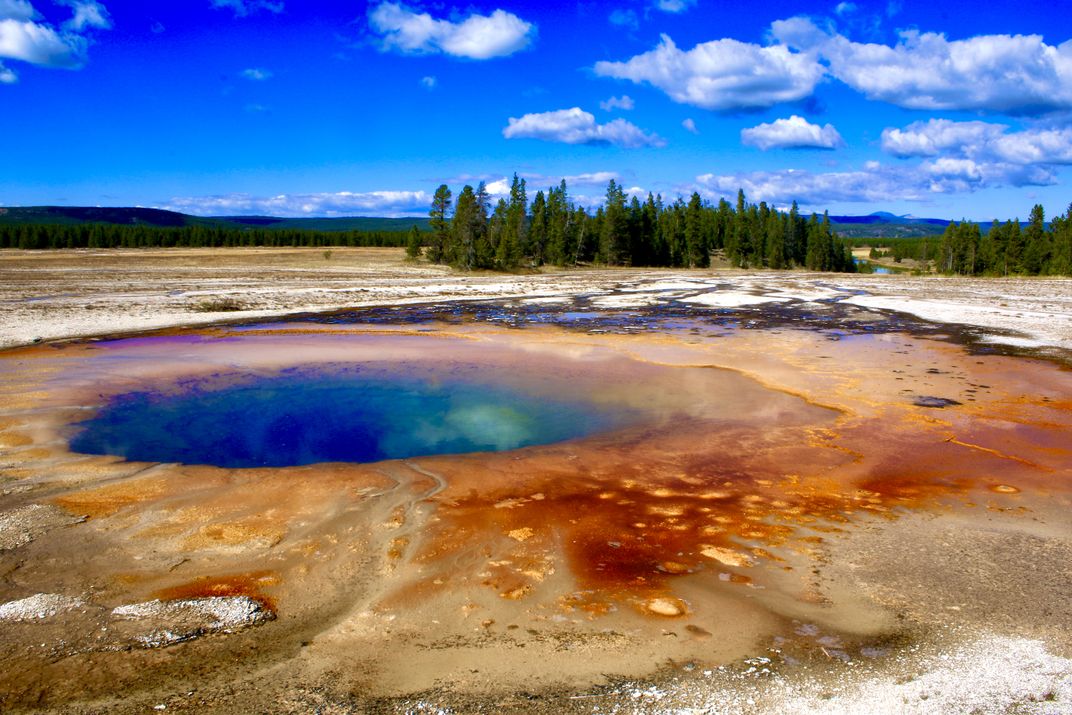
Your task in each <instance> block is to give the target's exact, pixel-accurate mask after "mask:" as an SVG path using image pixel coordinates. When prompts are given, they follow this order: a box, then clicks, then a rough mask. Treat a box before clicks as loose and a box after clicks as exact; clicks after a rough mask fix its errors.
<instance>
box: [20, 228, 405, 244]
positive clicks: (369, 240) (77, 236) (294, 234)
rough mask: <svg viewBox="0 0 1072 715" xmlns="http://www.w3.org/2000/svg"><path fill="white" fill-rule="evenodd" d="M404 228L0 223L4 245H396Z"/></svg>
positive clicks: (401, 242) (402, 242) (400, 242)
mask: <svg viewBox="0 0 1072 715" xmlns="http://www.w3.org/2000/svg"><path fill="white" fill-rule="evenodd" d="M406 235H407V234H406V233H405V232H404V231H313V230H308V229H264V228H230V227H215V226H180V227H168V226H144V225H138V226H129V225H124V224H113V223H84V224H73V225H65V224H0V248H23V249H43V248H176V247H189V248H223V247H230V246H273V247H282V246H306V247H334V246H393V247H401V246H404V245H405V243H406Z"/></svg>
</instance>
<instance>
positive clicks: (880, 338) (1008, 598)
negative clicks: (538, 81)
mask: <svg viewBox="0 0 1072 715" xmlns="http://www.w3.org/2000/svg"><path fill="white" fill-rule="evenodd" d="M857 293H858V292H856V291H850V290H846V289H844V288H841V287H833V286H826V285H823V284H821V283H816V284H814V285H813V286H812V294H811V295H801V294H799V293H794V294H788V293H787V294H779V293H778V292H777V291H765V292H759V291H741V290H740V286H738V285H735V284H733V283H732V282H731V283H725V284H723V283H721V282H719V281H717V280H712V281H707V282H701V281H691V280H690V281H670V282H668V281H665V280H662V281H652V282H648V283H644V282H638V283H637V284H635V285H633V286H629V287H626V288H625V289H620V290H618V291H616V292H614V293H606V292H603V293H600V294H598V295H594V294H593V295H585V294H581V295H577V296H573V297H567V298H564V297H562V296H550V297H540V298H535V299H512V300H496V301H483V302H479V301H477V302H466V303H457V302H444V303H441V304H431V305H420V306H403V307H398V306H396V307H372V308H367V309H360V310H348V311H341V312H335V313H330V314H308V315H300V316H294V317H291V318H289V319H287V320H282V321H276V322H249V321H246V322H237V323H233V324H229V325H225V326H218V327H209V328H203V329H199V330H188V331H166V332H161V333H158V334H149V335H145V336H141V337H133V338H124V339H116V340H90V341H85V342H69V343H53V344H45V345H40V346H34V347H28V348H21V349H17V350H11V351H8V352H6V353H3V354H0V379H2V383H0V389H2V391H3V394H4V404H5V407H4V408H3V410H2V414H0V443H2V445H3V454H2V456H0V479H2V480H3V482H2V489H3V496H2V497H0V576H2V581H0V604H3V605H0V637H2V638H3V641H4V643H5V644H6V645H8V646H9V647H8V648H7V649H6V650H5V653H4V655H2V656H0V665H2V667H0V683H2V686H0V693H2V695H0V707H2V708H4V709H5V710H7V709H39V708H45V709H50V708H51V709H57V710H74V711H78V710H82V711H86V712H97V711H100V712H103V711H121V712H122V711H129V712H135V711H143V710H145V709H151V708H153V707H157V706H160V705H165V706H166V708H167V709H168V710H176V709H177V710H182V709H191V710H197V709H204V708H206V707H212V708H213V709H216V710H218V711H234V712H248V711H251V710H253V711H283V712H285V711H293V712H307V711H309V710H311V709H315V708H320V709H321V710H322V711H339V712H365V711H386V712H395V711H399V712H436V711H449V710H454V711H460V712H470V711H472V712H475V711H487V712H491V711H501V710H515V711H522V712H551V711H555V712H562V711H565V712H582V711H583V712H612V711H622V712H634V711H639V712H661V711H666V710H671V709H675V708H676V709H688V708H702V709H704V710H706V711H711V712H719V711H726V712H741V711H749V710H751V711H756V712H769V711H772V710H782V711H785V712H795V711H800V712H811V711H817V710H819V709H826V708H825V707H824V705H823V704H824V703H825V704H827V705H830V710H831V711H835V710H836V709H837V708H836V707H834V706H835V705H837V706H838V707H841V709H842V711H856V710H853V707H856V706H857V705H858V706H859V707H860V708H862V709H860V710H859V711H866V710H869V709H870V710H871V711H880V712H881V711H888V712H894V711H905V712H916V711H919V712H929V711H937V712H945V711H949V712H954V711H958V710H957V707H958V706H957V705H956V704H955V701H952V700H950V699H949V694H950V693H952V694H957V693H958V692H959V695H956V697H959V698H961V700H960V701H959V702H960V703H961V704H963V703H964V702H969V701H970V697H976V698H981V700H980V702H982V706H980V707H981V708H982V709H980V710H979V711H980V712H988V711H991V710H988V708H991V707H992V711H994V712H1004V711H1005V710H1007V709H1009V708H1011V707H1021V706H1023V707H1035V706H1038V707H1035V709H1036V710H1038V711H1040V712H1061V709H1060V708H1062V707H1063V708H1066V709H1067V708H1069V707H1072V701H1070V700H1069V698H1072V667H1069V661H1068V660H1065V659H1067V658H1068V657H1069V656H1072V633H1070V630H1069V624H1070V623H1072V607H1070V606H1069V601H1068V599H1067V589H1068V587H1069V585H1070V584H1072V570H1070V568H1072V567H1070V566H1069V564H1070V563H1072V558H1070V557H1072V519H1069V517H1068V514H1069V511H1068V510H1069V507H1072V440H1070V439H1069V435H1070V434H1072V373H1070V372H1069V369H1068V362H1067V356H1066V355H1065V354H1064V353H1062V352H1061V351H1060V350H1047V351H1045V352H1039V351H1038V350H1037V349H1032V348H1028V347H1025V346H1022V345H1021V346H1019V347H1018V346H1015V345H1004V346H1003V345H1002V344H1000V343H995V342H993V341H992V338H993V336H994V334H995V330H994V329H993V328H987V329H985V330H984V329H980V328H972V327H970V326H956V325H949V324H943V325H938V324H931V323H926V322H923V321H920V320H918V319H915V318H911V317H909V316H906V315H903V314H898V313H892V312H888V311H881V310H876V309H869V308H866V307H862V306H859V305H854V304H852V303H849V302H847V301H849V300H851V299H852V298H853V297H854V296H855V295H857ZM1032 350H1034V351H1032ZM355 365H357V366H362V367H363V368H364V369H369V370H374V371H398V372H402V373H404V374H405V375H407V376H408V377H410V378H413V377H419V378H420V379H421V380H424V381H427V382H432V383H434V382H436V381H442V380H448V379H459V377H463V378H466V379H469V380H470V381H471V380H472V379H476V378H479V380H482V381H483V382H484V384H487V385H489V386H495V387H497V388H509V389H511V390H519V391H522V392H525V393H527V394H533V395H542V396H544V397H550V398H556V399H566V398H569V399H570V400H574V401H582V402H585V403H587V404H593V405H598V406H599V407H600V410H603V411H610V412H612V413H622V414H625V413H629V414H637V415H641V416H642V418H640V419H635V420H628V421H625V422H624V423H622V424H616V425H612V426H610V427H608V428H606V429H603V430H600V431H597V432H595V433H594V434H589V435H587V436H582V437H578V438H575V439H568V440H565V441H560V442H554V443H551V444H543V445H538V444H533V445H532V446H528V447H523V448H520V449H509V450H506V451H501V452H483V453H476V454H457V455H451V454H445V455H439V456H434V457H411V458H407V459H400V460H389V461H384V462H375V463H370V464H343V463H328V464H323V463H317V464H308V465H305V466H295V467H286V468H260V469H248V468H247V469H233V468H221V467H217V466H211V465H194V464H174V463H169V464H158V463H152V462H137V463H134V462H128V461H124V460H122V459H119V458H114V457H107V456H100V455H96V456H93V455H84V454H78V453H73V452H71V451H70V449H69V440H70V439H71V438H72V437H73V436H75V435H76V434H77V433H78V429H79V427H78V424H79V423H80V422H82V421H84V420H85V419H86V418H87V417H91V416H93V415H94V414H97V412H98V411H99V410H100V409H101V407H102V406H104V405H107V404H109V401H111V400H114V399H116V398H117V397H120V396H122V395H126V394H130V393H136V392H143V393H145V392H149V393H154V394H165V395H174V394H182V393H183V392H184V391H189V390H191V389H195V388H196V386H199V385H204V384H205V382H206V381H209V382H211V383H213V384H216V385H219V384H228V383H236V384H239V383H241V382H242V381H244V380H248V379H251V378H252V377H255V378H258V379H261V378H270V377H272V376H277V375H280V374H283V373H285V372H286V371H288V370H293V369H295V368H300V369H301V370H304V371H312V372H314V373H315V372H316V371H323V372H325V373H331V372H332V371H338V370H339V369H340V368H341V367H343V366H349V367H352V366H355ZM26 599H30V600H26ZM5 608H6V609H7V610H6V611H5ZM5 614H6V615H5ZM958 649H959V650H958ZM958 654H959V655H958ZM951 657H952V658H953V662H955V663H957V664H959V665H958V666H957V669H954V670H953V671H949V670H948V668H947V667H946V665H943V664H944V663H946V664H947V663H948V662H949V659H950V658H951ZM1010 658H1012V659H1013V660H1011V661H1010V660H1009V659H1010ZM943 668H946V669H945V670H943ZM998 670H1001V671H1003V672H1004V671H1008V672H1013V673H1018V676H1017V678H1015V679H1014V680H1015V682H1010V683H1005V682H1004V681H1001V680H1000V678H995V677H993V673H994V672H996V671H998ZM906 672H912V673H916V675H914V676H912V677H910V678H908V679H907V680H906V679H904V676H903V674H904V673H906ZM958 674H959V676H960V679H959V680H958V679H957V676H958ZM939 676H941V677H939ZM927 678H931V680H927ZM942 678H945V679H944V680H943V679H942ZM868 683H871V684H872V685H871V686H870V687H869V686H868ZM921 683H928V684H927V685H926V686H925V687H924V686H923V685H920V684H921ZM958 687H960V688H961V691H958V690H957V688H958ZM854 688H855V689H856V690H853V689H854ZM988 688H989V690H988ZM854 693H855V694H854ZM942 693H944V695H942ZM969 696H970V697H969ZM943 697H945V698H946V699H945V700H942V698H943ZM853 698H856V699H855V700H854V699H853ZM854 703H855V704H856V705H854ZM869 703H870V705H871V706H873V707H870V708H869V707H868V704H869ZM891 703H893V705H891ZM943 703H944V704H943ZM887 706H888V707H887ZM917 706H918V707H917ZM875 708H878V709H877V710H875ZM890 708H894V709H890ZM895 708H900V709H899V710H898V709H895ZM913 708H915V709H913ZM1046 708H1050V710H1046Z"/></svg>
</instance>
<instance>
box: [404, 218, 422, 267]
mask: <svg viewBox="0 0 1072 715" xmlns="http://www.w3.org/2000/svg"><path fill="white" fill-rule="evenodd" d="M422 246H423V241H422V240H421V232H420V231H419V230H418V229H417V227H416V226H413V227H412V228H411V229H410V230H409V235H408V236H407V238H406V257H407V258H409V259H410V260H411V261H415V260H417V259H418V258H420V257H421V248H422Z"/></svg>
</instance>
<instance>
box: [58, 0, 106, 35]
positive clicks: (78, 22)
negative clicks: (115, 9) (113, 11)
mask: <svg viewBox="0 0 1072 715" xmlns="http://www.w3.org/2000/svg"><path fill="white" fill-rule="evenodd" d="M56 2H57V4H59V5H66V6H67V7H69V8H71V10H72V12H73V14H72V16H71V19H70V20H68V21H67V22H65V23H63V29H64V30H68V31H71V32H82V31H83V30H85V29H86V28H87V27H92V28H96V29H98V30H110V29H112V18H111V16H109V15H108V10H107V9H106V8H105V7H104V6H103V5H101V4H100V3H99V2H96V0H56Z"/></svg>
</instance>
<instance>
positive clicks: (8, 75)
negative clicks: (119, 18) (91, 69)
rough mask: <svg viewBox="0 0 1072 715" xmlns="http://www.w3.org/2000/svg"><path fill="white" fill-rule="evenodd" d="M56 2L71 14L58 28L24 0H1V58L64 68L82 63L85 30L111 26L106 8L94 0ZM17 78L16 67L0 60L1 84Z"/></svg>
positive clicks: (84, 54)
mask: <svg viewBox="0 0 1072 715" xmlns="http://www.w3.org/2000/svg"><path fill="white" fill-rule="evenodd" d="M56 4H58V5H63V6H66V7H69V8H71V10H72V15H71V18H70V19H69V20H67V21H66V22H64V23H63V24H62V25H61V27H60V29H59V30H57V29H56V28H55V27H53V26H52V25H50V24H48V23H46V22H42V21H40V20H39V18H38V15H37V13H36V12H35V10H34V8H33V6H32V5H31V4H30V3H29V2H27V1H26V0H0V60H17V61H20V62H27V63H29V64H34V65H39V66H41V67H59V68H64V69H78V68H80V67H82V65H84V64H85V61H86V50H87V49H88V47H89V44H90V40H89V39H88V37H87V36H86V34H85V33H86V32H87V31H88V30H91V29H100V30H106V29H109V28H111V26H112V22H111V18H110V17H109V15H108V10H107V9H106V8H105V7H104V6H103V5H101V4H100V3H98V2H96V1H95V0H56ZM16 81H18V75H17V74H16V73H15V71H14V70H12V69H10V68H9V67H7V66H6V65H3V64H0V84H12V83H14V82H16Z"/></svg>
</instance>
